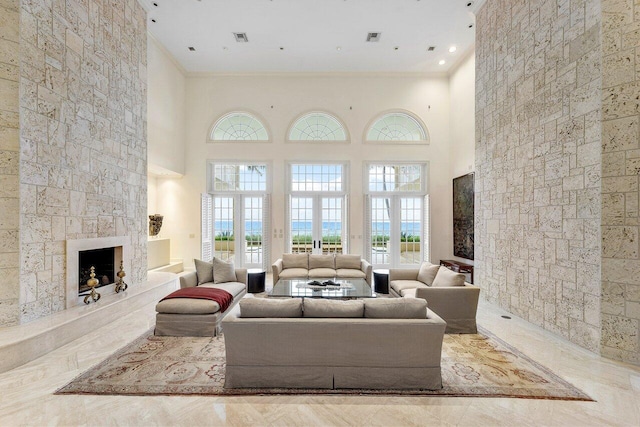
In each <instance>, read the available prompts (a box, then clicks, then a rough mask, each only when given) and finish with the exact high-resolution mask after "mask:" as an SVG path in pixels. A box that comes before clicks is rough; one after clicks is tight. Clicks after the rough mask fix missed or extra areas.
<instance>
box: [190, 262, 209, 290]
mask: <svg viewBox="0 0 640 427" xmlns="http://www.w3.org/2000/svg"><path fill="white" fill-rule="evenodd" d="M193 262H194V264H195V265H196V277H197V278H198V285H202V284H203V283H209V282H213V264H212V263H210V262H206V261H202V260H199V259H194V260H193Z"/></svg>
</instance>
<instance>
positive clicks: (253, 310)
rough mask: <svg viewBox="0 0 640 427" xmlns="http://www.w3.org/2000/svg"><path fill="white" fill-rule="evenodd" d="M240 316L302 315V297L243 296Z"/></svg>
mask: <svg viewBox="0 0 640 427" xmlns="http://www.w3.org/2000/svg"><path fill="white" fill-rule="evenodd" d="M239 305H240V317H302V299H301V298H242V299H241V300H240V303H239Z"/></svg>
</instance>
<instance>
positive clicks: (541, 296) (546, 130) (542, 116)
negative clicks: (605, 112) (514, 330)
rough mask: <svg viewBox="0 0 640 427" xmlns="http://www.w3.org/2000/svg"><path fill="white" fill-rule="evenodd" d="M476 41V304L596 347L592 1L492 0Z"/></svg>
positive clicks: (596, 124)
mask: <svg viewBox="0 0 640 427" xmlns="http://www.w3.org/2000/svg"><path fill="white" fill-rule="evenodd" d="M476 22H477V25H476V28H477V36H476V37H477V39H476V175H475V176H476V192H477V193H476V203H475V205H476V209H477V210H476V230H475V235H476V248H475V254H476V269H477V273H476V277H477V281H478V283H479V285H480V286H481V287H482V293H483V295H484V298H486V299H488V300H490V301H492V302H494V303H497V304H499V305H500V306H502V307H504V308H505V309H506V310H508V311H510V312H512V313H514V314H516V315H518V316H520V317H522V318H524V319H526V320H528V321H530V322H532V323H534V324H536V325H539V326H541V327H543V328H545V329H547V330H550V331H552V332H554V333H557V334H559V335H561V336H563V337H565V338H567V339H569V340H570V341H572V342H574V343H576V344H578V345H580V346H582V347H585V348H587V349H589V350H592V351H595V352H598V351H599V347H600V332H601V314H600V291H601V286H600V264H601V259H600V253H601V251H600V216H601V214H600V209H601V206H600V205H601V195H600V186H601V171H600V167H601V153H600V151H601V141H602V132H601V120H600V115H601V99H600V95H601V85H602V83H601V76H602V74H601V68H602V66H601V53H600V52H601V48H600V45H601V40H600V34H601V30H600V27H601V13H600V1H599V0H581V1H576V0H571V1H570V0H554V1H551V0H547V1H543V0H518V1H507V0H488V1H487V3H486V4H485V5H484V6H483V7H482V9H481V10H480V12H479V13H478V16H477V20H476Z"/></svg>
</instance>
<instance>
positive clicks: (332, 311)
mask: <svg viewBox="0 0 640 427" xmlns="http://www.w3.org/2000/svg"><path fill="white" fill-rule="evenodd" d="M303 308H304V317H362V316H363V315H364V302H363V301H362V300H350V301H332V300H328V299H318V298H305V299H304V303H303Z"/></svg>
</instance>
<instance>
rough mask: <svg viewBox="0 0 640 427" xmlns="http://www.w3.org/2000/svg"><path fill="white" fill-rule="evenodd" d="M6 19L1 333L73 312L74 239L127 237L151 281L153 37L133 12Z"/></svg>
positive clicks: (59, 9) (74, 4)
mask: <svg viewBox="0 0 640 427" xmlns="http://www.w3.org/2000/svg"><path fill="white" fill-rule="evenodd" d="M5 3H6V2H2V4H3V5H4V4H5ZM0 12H1V13H0V16H1V18H0V62H1V64H0V165H1V166H0V212H1V213H2V215H1V216H2V219H1V220H0V233H2V234H3V237H2V248H0V268H1V269H2V271H1V272H0V273H1V274H3V281H2V285H0V286H2V288H1V292H0V326H3V325H9V324H13V323H16V322H25V321H29V320H32V319H36V318H39V317H42V316H46V315H49V314H52V313H54V312H57V311H59V310H63V309H64V308H65V281H66V271H65V268H66V267H65V265H66V254H65V241H66V240H67V239H81V238H93V237H109V236H125V235H126V236H130V237H131V243H132V248H131V249H132V256H133V259H132V262H131V265H132V266H133V267H132V269H133V271H129V272H127V275H128V277H130V278H131V279H130V281H129V283H131V284H140V283H143V282H145V281H146V270H147V267H146V263H147V261H146V260H147V255H146V240H147V232H146V230H147V221H146V212H147V207H146V200H147V196H146V184H147V183H146V159H147V143H146V141H147V138H146V117H147V111H146V99H147V95H146V75H147V70H146V61H147V52H146V37H147V34H146V13H145V11H144V10H143V9H142V7H141V6H140V5H139V3H138V2H137V1H136V0H123V1H111V2H106V1H95V0H84V1H80V0H71V1H69V0H67V1H59V0H22V1H21V2H19V1H14V2H9V6H3V8H2V9H1V10H0ZM18 93H19V96H18ZM5 94H10V96H5ZM18 99H19V103H18V102H17V100H18ZM18 114H19V131H18ZM18 153H19V158H18ZM18 177H19V178H18ZM18 179H19V182H18ZM5 213H8V214H5ZM18 230H19V231H18ZM5 236H6V237H5ZM18 241H19V245H20V252H19V257H18V252H17V251H18ZM10 273H12V274H10ZM13 278H15V279H16V283H15V284H7V280H8V279H11V280H13ZM18 279H19V282H18ZM14 288H15V289H14ZM18 304H19V305H18ZM14 305H15V306H16V310H15V312H13V309H12V308H10V309H8V310H7V309H5V308H6V307H13V306H14ZM7 313H8V314H7Z"/></svg>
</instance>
